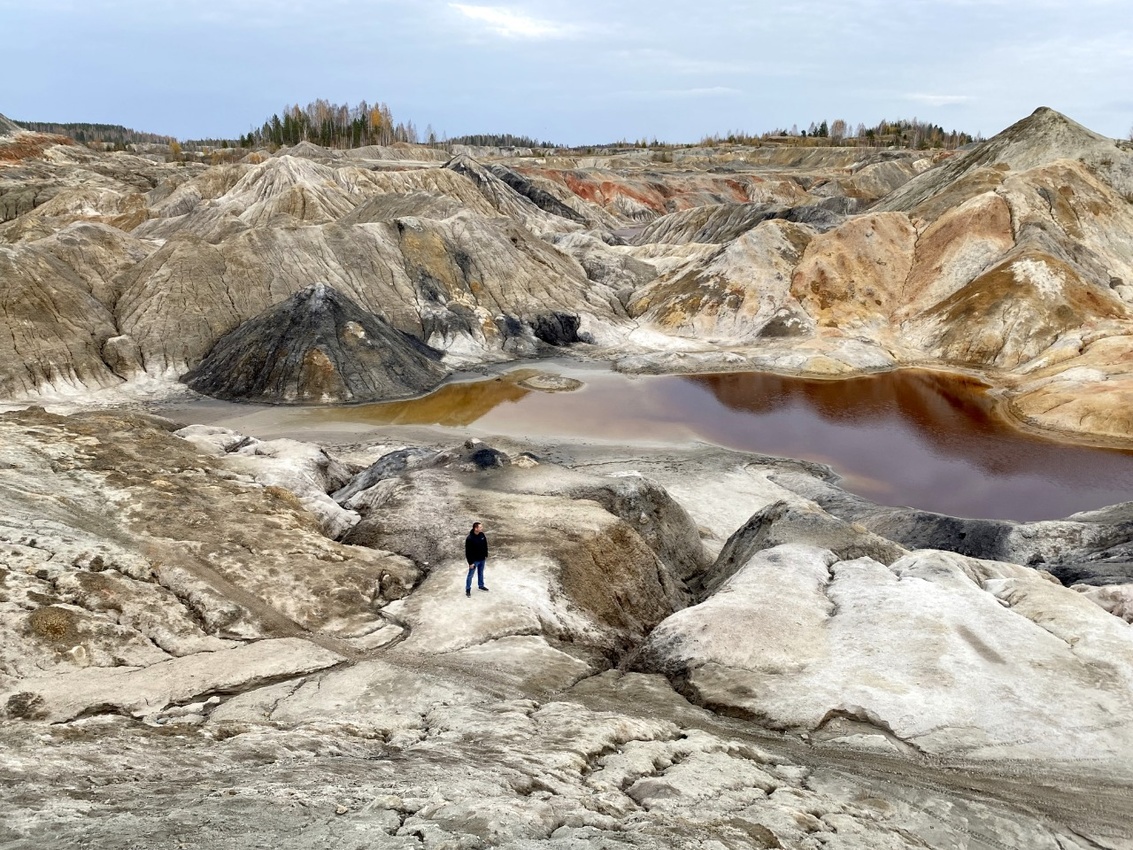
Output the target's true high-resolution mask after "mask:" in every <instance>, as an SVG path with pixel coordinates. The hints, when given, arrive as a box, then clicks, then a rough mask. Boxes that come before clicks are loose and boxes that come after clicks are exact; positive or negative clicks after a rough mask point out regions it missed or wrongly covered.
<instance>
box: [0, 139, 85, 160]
mask: <svg viewBox="0 0 1133 850" xmlns="http://www.w3.org/2000/svg"><path fill="white" fill-rule="evenodd" d="M74 144H75V140H74V139H69V138H67V137H66V136H52V135H48V134H46V133H19V134H18V135H16V136H13V137H12V138H11V139H10V140H8V141H0V162H22V161H23V160H25V159H38V158H39V157H42V156H43V152H44V151H45V150H47V149H48V148H50V147H54V146H55V145H72V146H73V145H74Z"/></svg>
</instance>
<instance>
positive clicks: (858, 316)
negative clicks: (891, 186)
mask: <svg viewBox="0 0 1133 850" xmlns="http://www.w3.org/2000/svg"><path fill="white" fill-rule="evenodd" d="M916 238H917V233H916V230H915V229H914V228H913V226H912V224H911V223H910V222H909V219H908V218H907V217H906V216H904V215H901V214H900V213H879V214H876V215H865V216H861V217H858V218H855V219H852V220H850V221H848V222H847V223H846V224H844V225H842V226H841V227H838V228H835V229H834V230H831V231H830V232H829V233H824V234H821V235H819V236H816V237H814V239H812V240H811V241H810V243H809V244H808V245H807V249H806V252H805V253H804V254H803V257H802V260H801V262H800V263H799V265H798V267H797V268H796V269H795V273H794V275H793V277H792V278H791V294H792V295H794V296H795V298H797V299H798V300H799V302H800V303H801V304H802V305H803V308H804V309H805V310H806V311H807V313H809V314H810V315H811V316H813V317H814V320H815V321H816V322H817V323H818V324H819V325H825V326H830V327H835V328H844V329H850V328H858V327H872V328H875V329H877V330H879V331H883V329H884V325H886V324H887V323H888V321H889V319H890V317H891V316H892V314H893V312H894V311H895V310H896V309H897V308H898V307H899V306H901V305H902V304H903V303H905V298H906V291H905V286H906V282H907V280H908V277H909V270H910V269H911V268H912V264H913V250H914V246H915V244H916Z"/></svg>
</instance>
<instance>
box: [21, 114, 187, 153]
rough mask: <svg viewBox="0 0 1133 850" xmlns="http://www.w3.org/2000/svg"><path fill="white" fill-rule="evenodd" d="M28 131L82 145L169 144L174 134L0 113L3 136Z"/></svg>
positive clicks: (116, 125) (113, 125) (115, 125)
mask: <svg viewBox="0 0 1133 850" xmlns="http://www.w3.org/2000/svg"><path fill="white" fill-rule="evenodd" d="M20 130H28V131H30V132H32V133H45V134H49V135H53V136H66V137H67V138H70V139H74V140H75V141H76V142H79V143H81V144H90V143H98V144H103V145H109V146H111V147H116V146H122V147H125V146H126V145H134V144H166V145H167V144H169V143H170V142H172V141H174V138H173V136H163V135H161V134H159V133H144V132H142V131H141V130H132V129H130V128H129V127H124V126H122V125H121V124H92V123H90V122H71V123H59V122H55V121H12V120H11V119H8V118H5V117H4V116H3V115H0V131H2V132H3V134H4V135H9V134H11V133H15V132H19V131H20Z"/></svg>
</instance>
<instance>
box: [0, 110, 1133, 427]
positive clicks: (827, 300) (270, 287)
mask: <svg viewBox="0 0 1133 850" xmlns="http://www.w3.org/2000/svg"><path fill="white" fill-rule="evenodd" d="M9 129H10V128H9ZM61 141H62V140H58V139H54V138H53V137H46V138H44V137H38V136H35V135H34V134H29V133H22V132H19V133H11V132H9V134H8V135H7V136H6V137H4V140H3V141H2V142H0V151H4V150H7V151H8V154H7V155H4V156H0V217H2V219H3V224H0V274H2V277H0V280H2V281H3V283H2V285H3V288H4V290H3V296H4V304H5V309H6V321H5V322H4V326H3V335H2V336H0V364H3V365H0V394H2V395H3V396H4V397H7V398H11V399H36V398H65V397H67V396H73V395H74V394H76V393H79V394H83V393H88V392H90V391H93V390H111V391H113V393H112V394H117V395H122V394H123V393H125V394H129V393H130V392H131V389H132V388H135V387H138V386H142V385H145V386H146V387H148V388H149V389H148V390H147V391H148V392H152V391H153V388H154V386H155V384H154V381H155V379H156V380H157V381H158V382H167V383H169V382H173V381H176V380H177V379H179V378H181V377H182V376H184V375H185V374H186V373H188V372H190V370H195V369H198V367H199V366H200V364H201V362H202V360H203V359H204V358H205V357H206V355H208V353H209V352H210V351H211V350H212V349H213V347H214V346H215V345H216V344H217V343H218V341H219V340H220V339H221V337H223V336H224V335H225V334H228V333H229V332H231V331H233V330H234V329H235V328H237V327H238V326H240V325H241V324H242V323H243V322H246V321H248V320H250V319H253V318H254V317H256V316H259V315H261V314H263V313H265V311H269V310H271V309H272V308H274V307H276V306H277V305H280V304H282V303H284V302H285V301H286V300H287V299H288V298H290V297H291V296H292V295H294V294H295V293H297V292H299V291H300V290H302V289H304V288H306V287H308V286H310V285H312V284H314V283H316V282H323V283H325V284H327V285H328V286H330V287H331V288H333V289H334V290H335V291H337V292H339V293H341V294H342V296H343V297H344V298H347V299H349V300H351V301H352V302H354V303H355V304H357V305H358V307H359V309H361V310H364V311H365V312H367V313H369V314H372V315H373V316H375V317H377V318H378V319H380V320H381V321H382V322H384V323H386V324H387V325H388V326H389V327H390V328H392V329H394V330H397V331H399V332H401V333H403V334H408V335H409V336H411V337H413V338H415V339H416V340H417V341H418V342H420V343H424V344H425V345H428V346H431V347H432V348H435V349H437V350H439V351H441V352H443V353H444V355H445V359H446V362H447V363H448V364H449V365H450V366H451V365H461V364H464V365H467V364H471V363H481V362H491V361H498V360H502V359H513V358H523V357H527V356H531V355H535V354H538V353H539V352H540V351H543V350H546V349H547V347H548V346H549V345H562V344H564V343H569V342H574V341H576V340H577V341H581V342H584V343H585V345H584V346H583V347H579V346H577V345H575V346H574V349H573V350H574V351H576V352H577V353H579V354H581V355H582V356H590V357H597V358H612V359H616V360H618V361H619V364H620V368H623V369H628V370H634V369H638V370H646V371H674V370H697V369H700V370H704V369H714V370H719V369H750V368H771V369H775V370H778V371H784V372H794V373H800V374H816V375H841V374H853V373H859V372H864V371H872V370H878V369H888V368H893V367H897V366H903V365H912V364H922V365H923V364H928V365H937V366H946V367H958V368H962V369H967V370H974V371H977V372H980V373H982V374H984V375H985V376H987V377H988V378H989V379H990V380H991V381H992V382H993V383H995V384H997V385H998V386H1000V387H1001V388H1002V389H1003V391H1004V392H1005V393H1006V395H1007V397H1008V398H1009V400H1010V406H1011V409H1012V411H1013V412H1014V413H1015V415H1017V416H1018V417H1019V418H1020V419H1021V420H1024V421H1026V422H1028V423H1030V424H1031V425H1034V426H1038V427H1042V428H1049V429H1053V430H1063V431H1074V432H1078V433H1081V434H1083V435H1085V436H1093V437H1105V438H1114V439H1121V438H1124V437H1125V436H1126V435H1128V433H1130V426H1131V425H1133V423H1131V422H1130V421H1129V413H1128V411H1129V410H1130V409H1133V407H1131V406H1130V404H1129V401H1130V393H1131V392H1133V377H1131V376H1130V374H1129V370H1128V368H1127V365H1126V364H1128V363H1129V362H1130V358H1129V356H1128V355H1129V353H1130V334H1129V329H1130V327H1131V326H1130V313H1129V309H1130V308H1129V305H1130V301H1131V299H1133V259H1131V257H1133V248H1131V244H1130V237H1129V233H1130V232H1133V205H1131V203H1130V201H1129V198H1130V197H1131V196H1133V165H1131V164H1130V162H1131V156H1133V155H1131V154H1130V153H1129V152H1127V151H1125V150H1123V149H1121V148H1120V147H1119V146H1118V145H1117V144H1116V143H1114V142H1113V141H1112V140H1109V139H1105V138H1103V137H1101V136H1098V135H1097V134H1095V133H1092V132H1091V131H1089V130H1087V129H1086V128H1084V127H1081V126H1080V125H1078V124H1075V123H1074V122H1073V121H1071V120H1070V119H1068V118H1066V117H1065V116H1062V115H1060V114H1058V113H1056V112H1054V111H1052V110H1049V109H1039V110H1037V111H1036V112H1035V113H1034V114H1033V115H1031V116H1029V117H1027V118H1025V119H1024V120H1022V121H1020V122H1018V123H1017V124H1015V125H1013V126H1012V127H1009V128H1008V129H1007V130H1005V131H1003V132H1002V133H1000V134H999V135H997V136H995V137H994V138H992V139H989V140H988V141H986V142H983V143H982V144H980V145H977V146H975V147H974V148H973V149H971V150H967V151H961V152H957V153H954V154H947V153H943V152H937V153H933V152H923V153H922V152H913V151H891V150H882V151H876V150H870V149H854V148H847V149H803V148H774V147H767V148H727V149H687V150H678V151H675V152H672V153H669V154H667V155H665V156H661V155H659V154H658V153H657V152H655V151H653V152H651V151H623V152H619V153H615V154H611V155H609V156H606V157H602V156H566V155H563V156H549V157H543V158H525V157H513V158H511V159H508V158H505V157H496V158H493V154H492V151H491V150H490V149H477V150H476V151H475V153H476V154H477V155H478V156H480V157H481V159H483V160H484V161H481V160H479V159H476V158H474V157H473V156H471V155H470V153H469V152H468V151H464V152H459V151H458V152H456V153H455V155H452V156H447V155H445V154H443V153H442V152H440V151H437V150H433V149H430V148H414V147H412V146H404V145H402V146H394V147H393V148H384V149H383V148H362V149H359V150H357V151H350V152H347V153H343V152H332V151H327V150H324V149H321V148H317V147H316V146H313V145H310V144H306V143H305V144H302V145H299V146H296V147H295V148H292V149H283V150H280V151H279V152H277V153H276V154H274V155H271V156H266V155H265V154H264V153H262V152H253V153H251V154H248V155H246V156H245V157H244V158H243V159H242V160H241V161H239V162H234V163H228V164H219V165H215V166H211V167H208V166H204V165H201V164H193V163H167V162H164V161H161V160H162V159H163V158H162V157H160V156H153V155H150V156H139V155H133V154H128V153H95V152H93V151H89V150H87V149H86V148H83V147H80V146H77V145H73V144H61V143H58V142H61ZM446 157H447V158H446ZM564 321H565V322H566V326H569V327H570V328H574V329H576V330H575V331H574V332H567V333H562V332H560V330H552V332H547V331H546V330H545V329H546V328H552V329H561V328H563V327H564V324H563V323H564ZM541 329H544V330H541ZM298 345H299V346H300V347H301V346H302V345H303V343H301V342H299V343H298ZM210 368H211V367H210ZM210 381H211V382H212V383H215V384H217V385H223V384H231V386H233V387H236V386H238V385H239V384H240V382H239V381H237V380H231V381H229V380H226V379H225V378H223V377H222V376H219V375H217V374H215V373H213V374H212V377H211V378H210ZM170 385H171V384H170ZM229 395H230V396H231V395H239V392H232V391H230V392H229ZM316 395H317V394H316ZM313 397H315V396H312V398H313Z"/></svg>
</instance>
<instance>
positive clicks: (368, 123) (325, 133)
mask: <svg viewBox="0 0 1133 850" xmlns="http://www.w3.org/2000/svg"><path fill="white" fill-rule="evenodd" d="M14 123H16V124H18V125H19V126H21V127H24V128H25V129H28V130H32V131H35V132H40V133H50V134H54V135H62V136H68V137H70V138H72V139H74V140H75V141H77V142H79V143H80V144H88V145H96V146H102V147H104V148H108V149H111V150H125V149H126V148H127V146H128V145H133V144H139V143H148V144H172V143H174V142H176V139H175V138H174V137H173V136H167V135H161V134H157V133H146V132H142V131H139V130H133V129H130V128H128V127H124V126H122V125H120V124H99V123H90V122H70V123H64V122H45V121H16V122H14ZM1131 135H1133V131H1131ZM981 139H982V137H980V136H978V135H977V136H973V135H971V134H970V133H966V132H963V131H960V130H945V129H944V128H943V127H942V126H941V125H939V124H934V123H932V122H927V121H920V120H918V119H917V118H912V119H900V120H893V121H891V120H882V121H879V122H877V123H876V124H874V125H872V126H866V125H865V124H864V123H860V122H859V123H858V124H857V125H856V126H853V127H851V125H850V124H849V123H848V122H847V121H845V120H844V119H840V118H838V119H834V120H832V121H829V120H826V119H823V120H822V121H818V122H813V121H812V122H811V123H810V125H809V126H808V127H806V128H804V129H801V130H800V129H799V127H798V125H792V126H791V127H790V128H789V129H788V128H776V129H774V130H770V131H766V132H762V133H758V134H753V133H747V132H744V131H737V130H732V131H728V132H727V133H724V134H712V135H705V136H703V137H702V138H701V139H700V142H699V144H701V145H719V144H735V145H765V144H798V145H807V146H811V145H813V146H827V145H829V146H837V145H855V146H865V147H891V146H892V147H908V148H912V149H917V150H927V149H934V148H935V149H945V150H951V149H955V148H958V147H961V146H963V145H967V144H970V143H972V142H975V141H980V140H981ZM300 142H310V143H312V144H316V145H319V146H321V147H327V148H336V149H340V150H341V149H348V148H356V147H363V146H366V145H391V144H396V143H407V144H421V145H429V146H433V147H439V148H444V149H451V147H452V146H453V145H474V146H484V147H517V148H536V149H553V148H562V147H568V148H570V147H577V148H586V149H590V150H602V149H611V148H618V147H647V148H678V147H689V146H690V145H689V144H674V143H669V142H663V141H659V140H658V139H657V138H655V137H654V138H653V139H651V140H646V139H639V140H637V141H627V140H625V139H621V140H619V141H616V142H608V143H603V144H597V145H582V146H561V145H556V144H553V143H551V142H547V141H538V140H536V139H533V138H530V137H528V136H524V135H516V134H512V133H475V134H466V135H462V136H457V137H453V138H448V137H446V136H444V135H441V136H438V134H437V133H436V132H435V131H434V130H433V128H432V127H431V126H428V127H426V128H425V130H424V131H423V132H420V131H418V129H417V127H416V126H415V125H414V123H413V122H412V121H395V120H394V117H393V114H392V112H391V110H390V108H389V106H388V105H387V104H385V103H382V102H378V103H374V104H371V103H368V102H366V101H365V100H363V101H361V102H359V103H358V104H356V105H354V106H350V105H347V104H337V103H332V102H330V101H328V100H325V99H322V98H320V99H318V100H314V101H312V102H310V103H308V104H307V105H306V106H299V105H290V104H289V105H287V106H285V107H284V108H283V110H282V111H281V113H276V114H273V115H272V116H271V117H270V118H268V119H267V120H266V121H264V122H263V124H262V125H261V126H260V127H258V128H253V129H251V130H249V131H248V132H247V133H245V134H243V135H241V136H239V137H238V138H236V139H195V140H188V141H184V142H182V143H179V145H178V148H179V151H180V149H181V148H182V147H183V148H184V149H186V150H199V149H202V148H205V149H208V148H211V149H217V148H219V149H225V148H237V149H239V148H260V147H268V148H278V147H284V146H292V145H296V144H299V143H300Z"/></svg>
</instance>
